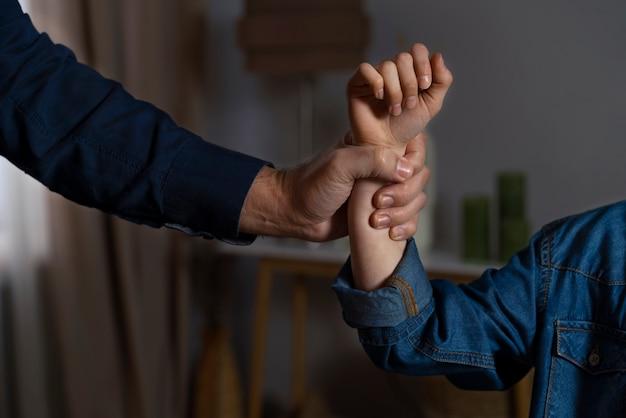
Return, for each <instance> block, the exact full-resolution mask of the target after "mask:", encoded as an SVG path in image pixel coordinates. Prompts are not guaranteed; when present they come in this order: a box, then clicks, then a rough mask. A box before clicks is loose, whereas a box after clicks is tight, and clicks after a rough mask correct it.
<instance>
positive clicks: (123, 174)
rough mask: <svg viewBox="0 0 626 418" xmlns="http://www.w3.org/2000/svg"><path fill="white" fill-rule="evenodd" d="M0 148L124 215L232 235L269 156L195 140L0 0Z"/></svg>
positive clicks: (69, 194)
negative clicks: (232, 149) (252, 187)
mask: <svg viewBox="0 0 626 418" xmlns="http://www.w3.org/2000/svg"><path fill="white" fill-rule="evenodd" d="M0 155H2V156H4V157H5V158H7V159H8V160H9V161H11V162H12V163H13V164H14V165H16V166H17V167H19V168H20V169H22V170H23V171H25V172H26V173H28V174H29V175H31V176H33V177H34V178H36V179H37V180H39V181H40V182H41V183H43V184H44V185H46V186H47V187H48V188H50V189H51V190H53V191H55V192H58V193H60V194H62V195H63V196H65V197H66V198H68V199H71V200H73V201H75V202H77V203H79V204H82V205H85V206H90V207H95V208H98V209H101V210H103V211H106V212H109V213H112V214H115V215H117V216H120V217H122V218H125V219H128V220H130V221H133V222H136V223H141V224H147V225H150V226H154V227H161V226H168V227H174V228H178V229H182V230H184V231H185V232H188V233H191V234H197V235H202V236H205V237H216V238H218V239H221V240H224V241H228V242H233V243H249V242H251V241H252V240H253V238H254V237H252V236H246V235H244V234H241V233H240V232H239V216H240V213H241V209H242V207H243V204H244V201H245V198H246V196H247V194H248V190H249V189H250V187H251V185H252V182H253V180H254V178H255V177H256V175H257V173H258V171H259V170H260V169H261V168H262V167H263V166H264V165H266V164H267V163H266V162H264V161H261V160H258V159H256V158H252V157H249V156H246V155H243V154H239V153H236V152H233V151H229V150H226V149H223V148H220V147H218V146H216V145H212V144H210V143H207V142H205V141H203V140H202V139H201V138H199V137H198V136H196V135H194V134H192V133H191V132H189V131H187V130H185V129H182V128H180V127H178V126H177V125H176V124H175V123H174V122H173V121H172V119H171V118H170V117H169V116H168V115H167V114H165V113H164V112H162V111H160V110H159V109H157V108H155V107H154V106H152V105H150V104H149V103H145V102H142V101H139V100H136V99H135V98H133V97H132V96H131V95H129V94H128V93H127V92H126V91H125V90H124V89H123V87H122V86H121V85H120V84H118V83H116V82H114V81H111V80H107V79H105V78H103V77H102V76H101V75H99V74H98V73H97V72H95V71H93V70H92V69H90V68H89V67H87V66H85V65H82V64H80V63H78V62H77V61H76V59H75V57H74V55H73V54H72V52H71V51H70V50H69V49H67V48H65V47H64V46H61V45H55V44H54V43H53V42H52V41H51V40H50V39H49V37H48V36H47V35H45V34H40V33H38V32H37V30H36V29H35V28H34V27H33V25H32V23H31V21H30V19H29V17H28V16H27V15H25V14H23V13H22V11H21V9H20V6H19V4H18V2H17V0H0Z"/></svg>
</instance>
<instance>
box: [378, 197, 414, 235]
mask: <svg viewBox="0 0 626 418" xmlns="http://www.w3.org/2000/svg"><path fill="white" fill-rule="evenodd" d="M424 206H426V194H425V193H420V194H419V195H418V196H417V197H416V198H415V199H413V200H412V201H411V202H409V204H407V205H405V206H401V207H397V208H389V209H384V210H378V211H376V212H374V213H373V214H372V215H371V216H370V225H371V226H372V227H374V228H376V229H384V228H390V227H391V228H393V227H396V226H400V225H404V224H406V223H409V222H411V221H412V220H414V219H415V218H416V217H417V214H418V213H419V212H420V211H421V210H422V209H423V208H424Z"/></svg>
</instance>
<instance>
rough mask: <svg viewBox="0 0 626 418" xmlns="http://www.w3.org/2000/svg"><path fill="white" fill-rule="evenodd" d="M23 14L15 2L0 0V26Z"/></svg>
mask: <svg viewBox="0 0 626 418" xmlns="http://www.w3.org/2000/svg"><path fill="white" fill-rule="evenodd" d="M23 14H24V13H23V12H22V8H21V7H20V3H19V2H18V1H17V0H0V26H2V25H4V24H5V23H9V22H10V21H12V20H14V19H16V18H18V17H20V16H22V15H23Z"/></svg>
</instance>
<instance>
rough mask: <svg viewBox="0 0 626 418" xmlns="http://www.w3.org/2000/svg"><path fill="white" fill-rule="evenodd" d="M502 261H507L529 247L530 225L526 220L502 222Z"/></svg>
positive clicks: (500, 252) (500, 254) (506, 220)
mask: <svg viewBox="0 0 626 418" xmlns="http://www.w3.org/2000/svg"><path fill="white" fill-rule="evenodd" d="M499 238H500V251H499V254H498V256H499V259H500V261H507V260H509V259H510V258H511V257H512V256H514V255H515V254H516V253H517V252H518V251H520V250H522V249H524V248H525V247H526V245H528V239H529V238H530V225H529V224H528V222H527V221H526V220H525V219H501V220H500V237H499Z"/></svg>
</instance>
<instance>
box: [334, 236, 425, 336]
mask: <svg viewBox="0 0 626 418" xmlns="http://www.w3.org/2000/svg"><path fill="white" fill-rule="evenodd" d="M332 287H333V290H334V291H335V293H336V294H337V297H338V298H339V302H340V303H341V306H342V309H343V317H344V320H345V321H346V323H347V324H348V325H349V326H351V327H353V328H380V327H395V326H398V325H399V324H401V323H402V322H403V321H405V320H407V319H409V318H412V317H414V316H417V315H419V314H420V312H421V311H422V310H423V309H424V308H425V307H426V306H428V304H429V302H430V300H431V298H432V293H433V290H432V287H431V285H430V282H429V281H428V278H427V276H426V271H425V270H424V266H423V265H422V261H421V260H420V257H419V254H418V252H417V247H416V246H415V241H414V240H413V239H410V240H409V241H408V242H407V245H406V249H405V250H404V255H403V256H402V259H401V260H400V263H399V264H398V266H397V267H396V269H395V270H394V272H393V274H392V275H391V277H389V279H387V281H386V282H385V285H384V287H382V288H380V289H377V290H374V291H371V292H366V291H363V290H358V289H355V288H354V287H353V277H352V267H351V263H350V259H348V261H347V262H346V264H345V265H344V266H343V268H342V269H341V272H340V273H339V277H337V279H336V280H335V283H334V284H333V286H332Z"/></svg>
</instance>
